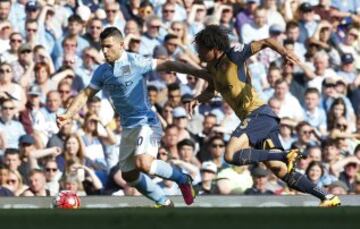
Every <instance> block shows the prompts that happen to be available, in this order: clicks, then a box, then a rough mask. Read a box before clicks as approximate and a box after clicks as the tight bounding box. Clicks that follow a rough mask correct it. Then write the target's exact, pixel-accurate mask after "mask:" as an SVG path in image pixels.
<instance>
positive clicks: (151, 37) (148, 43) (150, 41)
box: [139, 16, 161, 56]
mask: <svg viewBox="0 0 360 229" xmlns="http://www.w3.org/2000/svg"><path fill="white" fill-rule="evenodd" d="M146 28H147V32H146V33H144V35H142V36H141V43H140V50H139V53H140V54H141V55H143V56H152V54H153V50H154V48H155V47H156V46H158V45H160V44H161V39H160V33H159V31H160V28H161V21H160V19H159V18H158V17H156V16H149V17H148V19H147V21H146Z"/></svg>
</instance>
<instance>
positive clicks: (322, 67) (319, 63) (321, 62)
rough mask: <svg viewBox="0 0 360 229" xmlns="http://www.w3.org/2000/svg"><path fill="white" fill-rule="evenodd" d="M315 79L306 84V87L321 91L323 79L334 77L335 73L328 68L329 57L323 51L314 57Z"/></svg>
mask: <svg viewBox="0 0 360 229" xmlns="http://www.w3.org/2000/svg"><path fill="white" fill-rule="evenodd" d="M314 66H315V77H314V78H313V79H312V80H310V81H309V82H308V87H314V88H316V89H318V90H319V91H321V85H322V82H323V80H324V79H325V78H327V77H335V76H336V73H335V71H334V70H333V69H331V68H329V56H328V55H327V53H326V52H325V51H320V52H317V53H316V54H315V56H314Z"/></svg>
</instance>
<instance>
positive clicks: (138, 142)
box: [136, 136, 144, 146]
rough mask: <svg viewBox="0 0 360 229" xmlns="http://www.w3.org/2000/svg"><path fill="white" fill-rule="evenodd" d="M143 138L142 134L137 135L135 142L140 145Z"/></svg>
mask: <svg viewBox="0 0 360 229" xmlns="http://www.w3.org/2000/svg"><path fill="white" fill-rule="evenodd" d="M143 140H144V138H143V137H142V136H140V137H138V139H137V142H136V144H137V145H138V146H140V145H141V144H142V143H143Z"/></svg>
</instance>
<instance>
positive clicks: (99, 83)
mask: <svg viewBox="0 0 360 229" xmlns="http://www.w3.org/2000/svg"><path fill="white" fill-rule="evenodd" d="M105 72H106V67H105V66H104V65H100V66H99V67H98V68H97V69H96V70H95V72H94V74H93V76H92V78H91V80H90V84H89V86H90V87H91V88H93V89H96V90H101V89H102V87H103V84H104V75H105Z"/></svg>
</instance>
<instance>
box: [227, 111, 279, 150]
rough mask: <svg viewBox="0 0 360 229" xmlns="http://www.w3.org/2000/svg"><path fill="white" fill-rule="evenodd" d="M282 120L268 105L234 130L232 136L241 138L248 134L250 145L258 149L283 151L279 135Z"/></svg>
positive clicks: (250, 115) (254, 112)
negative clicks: (266, 145) (265, 148)
mask: <svg viewBox="0 0 360 229" xmlns="http://www.w3.org/2000/svg"><path fill="white" fill-rule="evenodd" d="M279 121H280V119H279V118H278V117H277V115H276V114H275V113H274V112H273V111H272V110H271V108H270V107H269V106H268V105H263V106H261V107H259V108H258V109H256V110H254V111H253V112H251V114H249V115H248V116H247V117H246V118H245V119H244V120H242V122H241V123H240V125H239V126H238V127H237V128H236V129H235V130H234V132H233V133H232V136H234V137H240V136H241V135H242V134H246V135H247V136H248V138H249V141H250V145H251V146H252V147H254V148H256V149H263V148H264V146H265V144H266V143H267V144H268V147H267V148H274V149H281V150H283V147H282V145H281V142H280V139H279V137H278V135H279ZM269 142H270V143H269Z"/></svg>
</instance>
